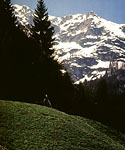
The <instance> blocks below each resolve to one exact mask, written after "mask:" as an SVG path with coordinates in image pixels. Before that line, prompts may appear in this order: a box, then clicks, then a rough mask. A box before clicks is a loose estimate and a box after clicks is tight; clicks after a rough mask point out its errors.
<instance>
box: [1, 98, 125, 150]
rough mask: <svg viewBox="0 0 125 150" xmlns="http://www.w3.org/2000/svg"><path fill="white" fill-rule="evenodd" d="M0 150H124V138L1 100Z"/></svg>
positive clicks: (51, 112)
mask: <svg viewBox="0 0 125 150" xmlns="http://www.w3.org/2000/svg"><path fill="white" fill-rule="evenodd" d="M0 150H125V135H123V134H121V133H118V132H116V131H115V130H112V129H110V128H108V127H106V126H103V125H102V124H100V123H98V122H95V121H92V120H89V119H85V118H82V117H77V116H71V115H68V114H65V113H63V112H60V111H57V110H55V109H52V108H47V107H44V106H39V105H35V104H27V103H21V102H11V101H3V100H1V101H0Z"/></svg>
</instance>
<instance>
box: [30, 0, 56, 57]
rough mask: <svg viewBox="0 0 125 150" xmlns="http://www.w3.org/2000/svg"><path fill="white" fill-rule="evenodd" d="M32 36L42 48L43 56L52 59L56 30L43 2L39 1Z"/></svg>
mask: <svg viewBox="0 0 125 150" xmlns="http://www.w3.org/2000/svg"><path fill="white" fill-rule="evenodd" d="M33 21H34V26H33V27H32V36H33V37H34V39H35V40H36V41H37V42H38V44H39V45H40V47H41V55H46V57H50V56H51V55H52V54H53V49H52V46H53V44H54V43H53V42H54V38H53V34H54V28H53V27H52V26H51V22H50V21H49V19H48V13H47V9H46V6H45V3H44V1H43V0H39V1H38V4H37V8H36V10H35V14H34V18H33Z"/></svg>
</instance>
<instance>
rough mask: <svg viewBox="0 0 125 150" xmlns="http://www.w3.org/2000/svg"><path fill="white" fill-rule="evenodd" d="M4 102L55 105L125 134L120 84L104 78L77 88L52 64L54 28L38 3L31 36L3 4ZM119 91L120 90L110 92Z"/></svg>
mask: <svg viewBox="0 0 125 150" xmlns="http://www.w3.org/2000/svg"><path fill="white" fill-rule="evenodd" d="M0 19H1V20H0V99H7V100H16V101H25V102H29V103H37V104H41V105H47V106H51V107H53V108H56V109H59V110H62V111H64V112H67V113H71V114H74V115H80V116H85V117H88V118H92V119H95V120H98V121H101V122H103V123H105V124H108V125H110V126H112V127H115V128H117V129H120V130H121V131H124V132H125V129H124V126H125V122H124V114H125V110H124V107H125V101H124V100H125V93H118V92H117V87H118V86H119V82H118V80H116V82H115V84H113V83H114V79H113V82H112V78H108V77H105V76H104V77H102V78H100V79H97V80H95V81H90V82H87V81H85V82H84V83H83V84H82V83H80V84H79V85H74V84H73V82H72V80H71V78H70V75H69V74H68V72H65V73H62V71H61V70H65V68H64V67H63V66H62V65H61V64H59V63H58V62H57V61H56V60H54V56H53V53H54V49H53V44H54V38H53V34H54V28H53V27H52V26H51V22H50V21H49V19H48V13H47V9H46V6H45V3H44V1H43V0H39V1H38V4H37V8H36V10H35V15H34V19H33V21H34V26H32V27H31V29H30V36H27V34H26V33H24V32H23V31H22V30H21V27H20V25H18V21H17V19H16V17H15V16H14V13H13V7H12V5H11V2H10V0H1V1H0ZM114 87H116V90H112V89H114Z"/></svg>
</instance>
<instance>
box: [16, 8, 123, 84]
mask: <svg viewBox="0 0 125 150" xmlns="http://www.w3.org/2000/svg"><path fill="white" fill-rule="evenodd" d="M14 7H17V8H15V12H16V13H15V15H16V17H17V19H18V20H19V22H20V23H21V24H22V25H24V26H27V25H28V24H33V20H32V17H33V10H31V9H30V8H28V7H27V9H26V6H25V7H23V6H21V7H22V8H21V7H20V6H19V7H20V9H18V6H17V5H16V6H15V5H14ZM23 10H24V11H23ZM26 10H27V11H26ZM49 19H50V21H51V23H52V25H53V26H54V28H55V35H54V36H55V39H56V41H55V43H56V44H55V46H54V48H55V49H56V51H55V59H57V60H58V61H59V62H60V63H62V64H63V65H64V66H65V68H66V69H67V70H68V72H69V73H70V74H71V77H72V79H73V81H74V82H76V83H79V82H80V81H81V82H84V80H85V79H87V80H91V79H96V78H99V77H100V76H103V75H104V74H105V72H106V71H107V70H108V68H109V65H110V62H113V61H117V62H118V66H119V68H120V67H121V66H122V65H123V63H124V62H125V32H124V30H125V25H124V24H117V23H113V22H111V21H107V20H105V19H103V18H101V17H99V16H98V15H97V14H96V13H95V12H89V13H88V14H76V15H68V16H64V17H54V16H49ZM26 21H27V23H26Z"/></svg>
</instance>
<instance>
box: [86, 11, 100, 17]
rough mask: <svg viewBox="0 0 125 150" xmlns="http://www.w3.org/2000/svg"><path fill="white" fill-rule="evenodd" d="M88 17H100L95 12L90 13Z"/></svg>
mask: <svg viewBox="0 0 125 150" xmlns="http://www.w3.org/2000/svg"><path fill="white" fill-rule="evenodd" d="M87 16H98V15H97V14H96V13H95V12H94V11H90V12H88V14H87Z"/></svg>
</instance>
